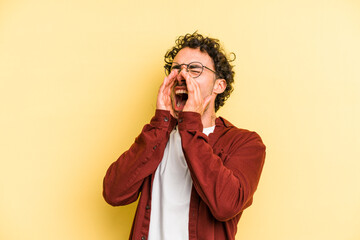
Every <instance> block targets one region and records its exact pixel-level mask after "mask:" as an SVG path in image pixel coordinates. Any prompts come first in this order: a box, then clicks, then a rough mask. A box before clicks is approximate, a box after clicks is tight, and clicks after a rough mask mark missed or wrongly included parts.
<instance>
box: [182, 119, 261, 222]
mask: <svg viewBox="0 0 360 240" xmlns="http://www.w3.org/2000/svg"><path fill="white" fill-rule="evenodd" d="M180 119H181V120H180ZM202 130H203V126H202V123H201V116H200V114H198V113H194V112H184V113H182V114H181V115H179V132H180V135H181V140H182V147H183V151H184V156H185V159H186V161H187V164H188V167H189V170H190V173H191V177H192V180H193V185H194V188H195V190H196V191H197V193H198V194H199V196H200V197H201V199H202V200H203V201H204V202H205V204H206V205H207V206H208V207H209V209H210V211H211V213H212V215H213V216H214V217H215V218H216V219H217V220H219V221H226V220H228V219H231V218H233V217H235V216H236V215H237V214H239V213H240V212H242V211H243V210H244V209H245V208H246V207H248V206H250V205H251V203H252V196H253V194H254V192H255V190H256V188H257V185H258V182H259V179H260V174H261V171H262V168H263V164H264V160H265V145H264V144H263V143H262V141H261V138H260V137H259V135H257V134H256V133H255V132H250V131H246V132H245V133H244V134H245V135H246V136H245V137H244V136H243V135H244V134H239V132H238V133H237V134H231V137H230V138H229V139H226V141H229V143H228V145H229V146H230V147H229V150H228V151H227V152H226V153H222V154H223V155H222V158H223V159H221V158H220V157H219V156H218V155H216V154H214V152H213V149H212V147H211V146H210V145H209V143H208V137H207V136H206V135H205V134H203V133H202ZM236 130H238V129H236ZM238 131H240V130H238ZM237 135H238V136H237ZM240 135H241V136H240ZM223 137H224V136H223Z"/></svg>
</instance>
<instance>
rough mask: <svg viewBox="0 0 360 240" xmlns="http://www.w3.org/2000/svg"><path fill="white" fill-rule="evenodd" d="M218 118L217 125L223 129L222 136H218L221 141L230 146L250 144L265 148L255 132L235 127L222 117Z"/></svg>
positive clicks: (236, 146)
mask: <svg viewBox="0 0 360 240" xmlns="http://www.w3.org/2000/svg"><path fill="white" fill-rule="evenodd" d="M218 119H219V120H218V121H217V125H219V127H220V128H221V130H222V131H223V134H221V135H222V136H221V137H220V138H222V140H223V141H226V142H228V144H231V145H232V147H235V148H238V147H244V146H252V147H256V148H262V149H264V150H265V144H264V143H263V141H262V139H261V137H260V135H259V134H258V133H257V132H255V131H251V130H248V129H244V128H239V127H236V126H235V125H233V124H232V123H231V122H229V121H228V120H226V119H224V118H222V117H219V118H218ZM219 140H220V139H219Z"/></svg>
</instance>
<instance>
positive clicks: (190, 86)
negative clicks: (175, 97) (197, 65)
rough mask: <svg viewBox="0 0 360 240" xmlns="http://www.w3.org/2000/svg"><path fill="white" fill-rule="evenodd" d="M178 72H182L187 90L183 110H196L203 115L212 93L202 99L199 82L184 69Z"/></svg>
mask: <svg viewBox="0 0 360 240" xmlns="http://www.w3.org/2000/svg"><path fill="white" fill-rule="evenodd" d="M180 74H182V75H183V77H184V78H185V80H186V87H187V91H188V99H187V101H186V104H185V106H184V109H183V112H197V113H200V115H203V113H204V112H205V110H206V108H207V106H208V105H209V103H210V102H211V99H212V97H213V95H209V96H207V97H205V98H204V99H203V97H202V95H201V91H200V85H199V83H198V82H197V81H195V79H194V78H192V77H191V76H190V75H189V74H188V73H187V72H185V71H181V72H180Z"/></svg>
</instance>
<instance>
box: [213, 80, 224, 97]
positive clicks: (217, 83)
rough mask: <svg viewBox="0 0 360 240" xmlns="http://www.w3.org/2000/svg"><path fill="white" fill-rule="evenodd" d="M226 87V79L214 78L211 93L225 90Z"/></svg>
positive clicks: (219, 92)
mask: <svg viewBox="0 0 360 240" xmlns="http://www.w3.org/2000/svg"><path fill="white" fill-rule="evenodd" d="M225 89H226V81H225V79H216V80H215V84H214V88H213V93H215V94H221V93H223V92H224V91H225Z"/></svg>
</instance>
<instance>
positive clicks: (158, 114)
mask: <svg viewBox="0 0 360 240" xmlns="http://www.w3.org/2000/svg"><path fill="white" fill-rule="evenodd" d="M150 125H152V126H154V127H156V128H165V129H173V128H174V127H175V125H176V119H175V118H174V117H173V116H172V115H171V114H170V111H167V110H160V109H156V111H155V116H154V117H153V118H152V119H151V121H150Z"/></svg>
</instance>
